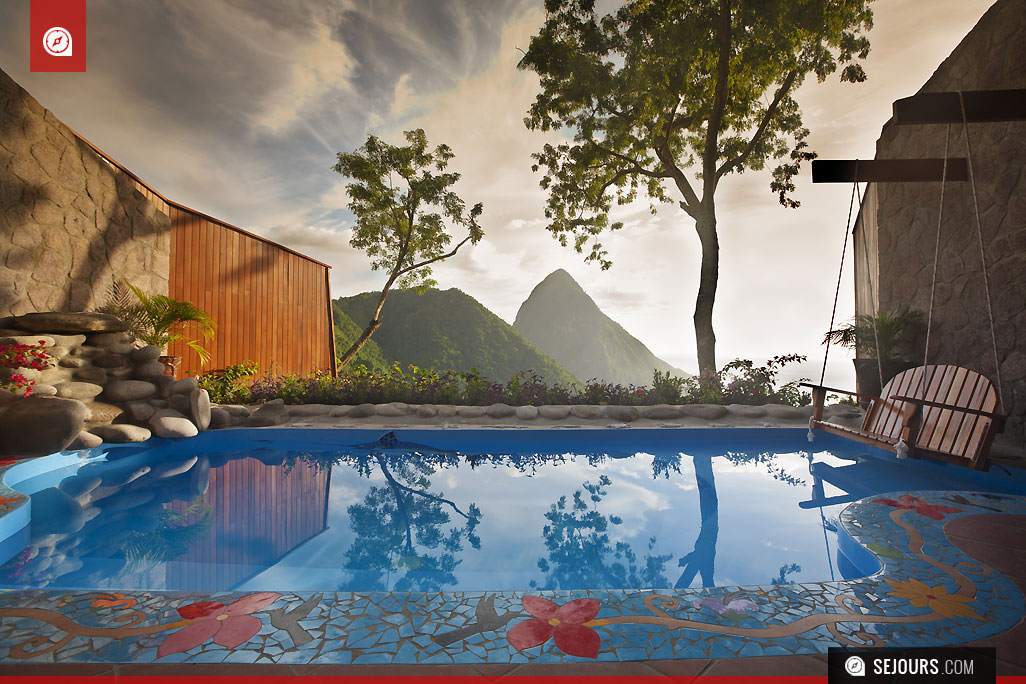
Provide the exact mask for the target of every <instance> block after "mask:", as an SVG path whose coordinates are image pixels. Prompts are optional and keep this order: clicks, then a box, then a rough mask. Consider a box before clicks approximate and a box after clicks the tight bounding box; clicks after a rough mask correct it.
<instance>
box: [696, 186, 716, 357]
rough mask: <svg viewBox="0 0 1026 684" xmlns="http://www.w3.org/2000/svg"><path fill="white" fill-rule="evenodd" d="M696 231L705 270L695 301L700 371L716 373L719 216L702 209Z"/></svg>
mask: <svg viewBox="0 0 1026 684" xmlns="http://www.w3.org/2000/svg"><path fill="white" fill-rule="evenodd" d="M695 230H697V231H698V238H699V240H700V241H701V243H702V270H701V277H700V280H699V283H698V298H697V299H696V301H695V319H694V320H695V341H696V342H697V344H698V371H699V373H702V372H705V371H711V372H713V373H715V372H716V334H715V333H714V332H713V325H712V314H713V304H714V303H715V301H716V283H717V281H718V280H719V275H720V245H719V241H718V240H717V239H716V213H715V210H714V209H713V208H712V207H711V206H710V207H703V208H702V213H701V214H700V215H699V216H698V219H697V220H696V221H695Z"/></svg>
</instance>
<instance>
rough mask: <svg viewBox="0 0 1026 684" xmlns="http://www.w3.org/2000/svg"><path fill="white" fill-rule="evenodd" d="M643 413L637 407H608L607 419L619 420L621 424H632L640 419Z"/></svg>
mask: <svg viewBox="0 0 1026 684" xmlns="http://www.w3.org/2000/svg"><path fill="white" fill-rule="evenodd" d="M640 415H641V412H640V411H638V409H637V407H636V406H607V407H606V418H609V419H610V420H618V421H620V422H621V423H631V422H633V421H635V420H637V419H638V418H639V416H640Z"/></svg>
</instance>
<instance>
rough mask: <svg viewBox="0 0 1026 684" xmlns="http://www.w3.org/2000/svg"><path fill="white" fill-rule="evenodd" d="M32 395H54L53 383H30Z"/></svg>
mask: <svg viewBox="0 0 1026 684" xmlns="http://www.w3.org/2000/svg"><path fill="white" fill-rule="evenodd" d="M32 396H34V397H56V396H57V388H56V387H54V386H53V385H41V384H39V383H38V382H37V383H36V384H34V385H32Z"/></svg>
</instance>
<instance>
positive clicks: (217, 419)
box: [210, 406, 232, 430]
mask: <svg viewBox="0 0 1026 684" xmlns="http://www.w3.org/2000/svg"><path fill="white" fill-rule="evenodd" d="M231 424H232V415H231V414H230V413H228V412H227V411H225V410H224V409H223V408H221V407H220V406H211V407H210V428H211V429H213V430H217V429H219V428H226V427H228V426H229V425H231Z"/></svg>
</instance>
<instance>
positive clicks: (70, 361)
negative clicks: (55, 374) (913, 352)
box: [59, 356, 89, 368]
mask: <svg viewBox="0 0 1026 684" xmlns="http://www.w3.org/2000/svg"><path fill="white" fill-rule="evenodd" d="M88 363H89V361H88V360H87V359H85V358H83V357H81V356H65V357H64V358H63V359H61V360H60V364H59V365H60V366H61V368H81V367H82V366H85V365H86V364H88Z"/></svg>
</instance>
